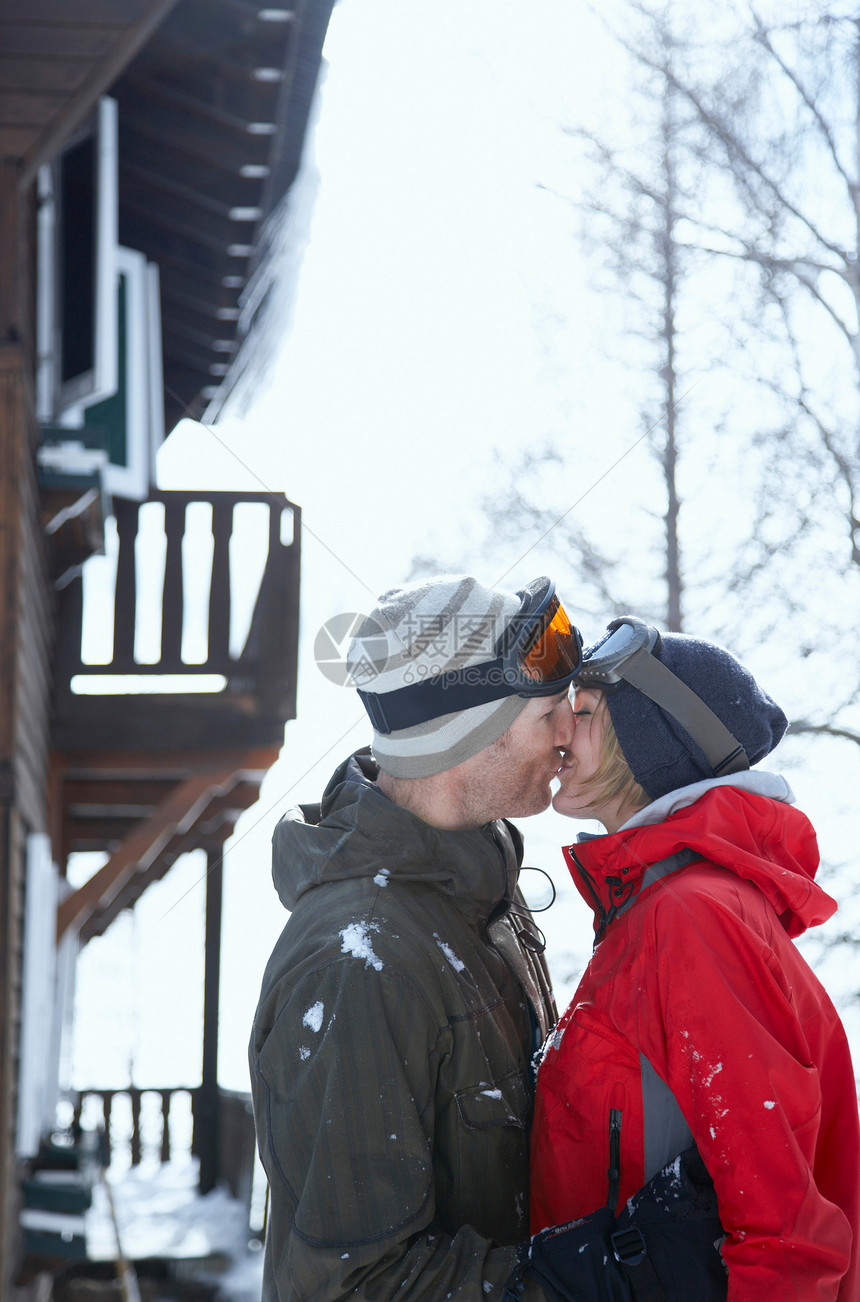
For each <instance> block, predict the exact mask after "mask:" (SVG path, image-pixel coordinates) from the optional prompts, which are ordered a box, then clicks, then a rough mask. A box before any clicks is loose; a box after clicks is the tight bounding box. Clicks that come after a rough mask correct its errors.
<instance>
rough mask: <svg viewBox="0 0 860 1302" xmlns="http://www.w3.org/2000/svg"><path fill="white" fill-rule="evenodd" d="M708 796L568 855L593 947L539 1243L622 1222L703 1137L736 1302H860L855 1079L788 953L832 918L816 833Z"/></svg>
mask: <svg viewBox="0 0 860 1302" xmlns="http://www.w3.org/2000/svg"><path fill="white" fill-rule="evenodd" d="M753 776H754V775H750V777H749V778H748V779H747V783H746V785H747V787H754V786H755V782H754V781H752V778H753ZM755 776H758V775H755ZM761 777H762V778H763V779H765V780H766V781H765V786H766V784H767V780H770V782H771V783H772V782H773V781H776V782H781V781H782V780H781V779H778V778H776V777H775V775H764V774H763V775H761ZM783 785H784V786H785V790H786V791H788V788H787V785H786V784H783ZM697 786H700V787H702V788H709V789H706V790H704V794H701V795H700V797H699V798H698V799H697V800H695V803H693V804H692V805H688V806H684V800H683V797H684V792H683V791H682V792H681V793H672V794H673V795H675V796H678V795H680V799H679V800H678V801H676V805H678V804H680V805H681V806H682V807H678V808H676V810H675V812H673V813H671V814H670V815H669V816H668V817H666V818H665V819H663V820H662V821H660V822H658V823H656V824H647V823H645V825H642V824H643V822H644V819H645V818H647V816H648V811H643V815H640V816H639V818H638V819H637V820H632V821H638V822H639V824H640V825H638V826H634V827H625V828H622V829H621V830H620V831H619V832H617V833H616V834H614V835H607V836H600V837H594V838H589V839H585V838H583V840H582V841H581V842H580V843H578V844H576V845H574V846H571V847H570V848H569V849H568V850H566V851H565V854H566V857H567V859H568V863H569V867H570V869H571V873H572V876H573V879H574V881H575V883H576V885H577V887H578V889H579V891H580V893H581V894H582V895H583V897H584V898H585V900H586V901H587V903H588V904H589V905H590V906H591V908H592V909H593V910H594V912H595V915H596V917H595V931H596V933H597V944H596V948H595V952H594V955H593V957H592V959H591V962H590V963H589V966H588V968H587V969H586V972H585V974H584V976H583V978H582V981H581V982H580V985H579V988H578V990H577V992H576V994H575V995H574V998H573V1001H572V1003H571V1005H570V1008H569V1009H568V1010H567V1012H566V1013H565V1015H564V1017H563V1018H562V1020H561V1022H560V1023H559V1026H558V1029H557V1031H556V1033H555V1035H554V1036H553V1038H552V1039H551V1041H550V1042H549V1045H548V1047H547V1049H546V1052H545V1055H544V1058H543V1061H542V1064H541V1067H540V1071H539V1074H538V1096H537V1102H536V1108H535V1121H534V1133H533V1138H532V1231H533V1232H534V1231H537V1230H539V1229H541V1228H542V1227H543V1226H545V1225H550V1224H554V1223H558V1222H560V1221H565V1220H568V1219H571V1218H573V1217H577V1216H580V1215H583V1214H585V1213H587V1212H590V1211H593V1210H595V1209H596V1208H598V1207H600V1206H603V1205H605V1204H607V1203H609V1204H615V1205H617V1206H618V1207H620V1206H622V1205H623V1204H624V1202H625V1201H626V1199H628V1198H629V1197H630V1195H631V1194H632V1193H634V1192H635V1191H636V1190H637V1189H638V1188H639V1186H640V1185H641V1184H642V1183H643V1181H644V1180H646V1179H647V1178H649V1177H650V1175H651V1174H652V1173H653V1171H654V1170H656V1169H658V1168H659V1166H660V1165H661V1164H662V1163H663V1162H664V1161H666V1160H669V1159H670V1158H671V1157H672V1156H673V1155H674V1153H677V1152H678V1151H680V1150H681V1149H682V1148H683V1147H684V1146H685V1145H686V1144H687V1143H688V1142H689V1140H690V1136H691V1135H692V1138H693V1139H694V1140H695V1142H696V1144H697V1145H698V1147H699V1151H700V1152H701V1155H702V1157H703V1158H704V1161H705V1163H706V1165H707V1167H708V1170H709V1171H710V1174H711V1176H712V1178H713V1181H714V1186H715V1189H716V1193H717V1198H718V1202H719V1208H720V1219H721V1221H722V1224H723V1226H724V1228H725V1231H726V1235H727V1238H726V1241H725V1243H724V1244H723V1248H722V1251H723V1256H724V1259H725V1261H726V1264H727V1266H728V1272H729V1299H730V1302H788V1300H789V1299H791V1302H813V1299H815V1302H829V1300H830V1299H839V1302H849V1300H850V1302H857V1299H858V1298H860V1273H858V1239H860V1125H858V1115H857V1096H856V1087H855V1081H854V1072H853V1069H852V1065H851V1057H850V1053H849V1049H848V1045H847V1042H846V1037H845V1033H844V1031H843V1028H842V1025H841V1022H840V1020H839V1018H838V1016H837V1014H836V1012H835V1010H834V1008H833V1005H832V1004H831V1002H830V1000H829V999H828V997H827V995H826V993H825V992H824V990H823V989H822V987H821V985H820V984H819V982H818V980H817V979H816V977H815V976H814V975H813V973H812V971H811V970H810V968H809V967H808V965H807V964H806V962H805V961H804V960H803V958H802V957H801V956H800V954H799V953H798V951H797V950H796V948H795V946H794V945H793V944H792V942H791V939H790V938H791V937H795V936H798V935H800V934H801V933H802V932H803V931H805V930H806V929H807V928H808V927H810V926H814V925H816V924H818V923H820V922H823V921H824V920H825V919H827V918H828V917H829V916H830V915H831V914H832V913H833V911H834V910H835V907H836V906H835V904H834V902H833V901H832V900H831V899H830V897H829V896H827V895H826V894H825V893H824V891H822V890H821V888H820V887H819V886H817V885H816V883H815V882H814V880H813V878H814V875H815V871H816V868H817V865H818V850H817V845H816V839H815V833H814V831H813V828H812V826H811V824H810V823H809V821H808V819H807V818H806V817H805V815H803V814H802V813H800V812H799V811H798V810H797V809H794V808H792V806H791V805H789V804H786V803H784V802H783V801H781V800H776V799H770V798H766V797H764V796H762V795H760V794H755V791H754V790H749V789H746V790H740V789H737V788H736V786H735V785H728V784H724V783H713V784H707V783H706V784H697ZM694 794H698V793H697V792H695V793H694ZM788 794H789V797H790V792H789V793H788ZM664 799H665V798H664ZM607 1173H608V1174H607Z"/></svg>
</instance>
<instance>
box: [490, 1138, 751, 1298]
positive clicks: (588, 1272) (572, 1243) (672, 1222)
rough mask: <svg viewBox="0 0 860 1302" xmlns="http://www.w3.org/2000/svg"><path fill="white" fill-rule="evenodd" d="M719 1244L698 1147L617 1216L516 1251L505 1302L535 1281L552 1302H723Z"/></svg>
mask: <svg viewBox="0 0 860 1302" xmlns="http://www.w3.org/2000/svg"><path fill="white" fill-rule="evenodd" d="M723 1238H724V1234H723V1229H722V1226H721V1225H720V1221H719V1217H718V1215H717V1200H716V1195H715V1193H714V1187H713V1184H712V1182H711V1178H710V1176H709V1175H708V1172H707V1169H706V1167H705V1164H704V1162H703V1161H702V1159H701V1157H700V1156H699V1153H698V1150H697V1149H696V1148H695V1146H693V1147H691V1148H689V1149H687V1150H686V1151H685V1152H684V1153H682V1154H681V1155H680V1157H677V1158H675V1161H674V1162H672V1163H670V1164H669V1165H668V1166H666V1167H664V1168H663V1170H662V1171H658V1173H657V1175H655V1176H654V1177H653V1178H652V1179H651V1180H649V1181H648V1183H647V1184H646V1185H644V1186H643V1188H642V1189H640V1190H639V1192H638V1193H637V1194H635V1195H634V1196H633V1198H631V1199H630V1201H629V1202H628V1203H627V1206H626V1207H625V1208H624V1209H623V1211H622V1212H621V1214H620V1216H618V1217H617V1218H616V1217H614V1216H613V1214H612V1210H611V1208H609V1207H602V1208H600V1210H599V1211H596V1212H592V1213H591V1215H589V1216H584V1217H582V1218H581V1219H580V1220H576V1221H571V1222H569V1223H568V1224H567V1225H555V1226H552V1227H551V1228H550V1229H547V1230H541V1232H540V1233H539V1234H536V1235H535V1236H534V1238H533V1239H532V1240H531V1243H529V1244H523V1245H521V1249H520V1261H519V1264H518V1266H517V1268H516V1270H515V1271H514V1273H513V1274H512V1275H511V1278H510V1279H509V1281H508V1284H507V1288H506V1291H505V1294H504V1299H503V1302H521V1300H522V1297H523V1285H524V1282H525V1280H527V1279H532V1280H534V1281H535V1283H537V1284H539V1285H540V1287H541V1288H542V1289H543V1291H544V1292H545V1293H546V1294H547V1295H548V1296H549V1297H550V1298H552V1299H553V1302H690V1299H691V1298H695V1299H696V1302H725V1298H726V1294H727V1291H728V1275H727V1272H726V1268H725V1264H724V1263H723V1259H722V1257H721V1256H720V1253H719V1246H720V1243H721V1242H722V1240H723Z"/></svg>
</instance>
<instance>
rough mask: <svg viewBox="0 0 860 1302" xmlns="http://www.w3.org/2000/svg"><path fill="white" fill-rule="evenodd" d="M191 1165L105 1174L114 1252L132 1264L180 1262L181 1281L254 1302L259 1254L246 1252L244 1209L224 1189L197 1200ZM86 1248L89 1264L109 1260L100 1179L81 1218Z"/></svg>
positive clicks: (149, 1164) (255, 1248) (149, 1163)
mask: <svg viewBox="0 0 860 1302" xmlns="http://www.w3.org/2000/svg"><path fill="white" fill-rule="evenodd" d="M198 1174H199V1172H198V1165H197V1161H196V1159H193V1158H190V1157H188V1158H179V1159H176V1160H173V1161H170V1162H167V1163H165V1164H164V1165H162V1164H160V1163H158V1162H156V1161H154V1160H152V1159H148V1160H145V1161H143V1162H142V1163H141V1165H140V1166H139V1167H135V1168H133V1169H131V1170H129V1171H127V1172H126V1173H125V1174H119V1175H117V1174H116V1173H114V1174H113V1175H111V1176H109V1181H110V1195H111V1196H112V1198H113V1204H114V1209H115V1212H116V1225H117V1227H118V1230H119V1239H120V1246H121V1248H122V1253H123V1256H124V1257H125V1258H126V1260H128V1261H130V1262H132V1263H134V1262H135V1261H141V1260H144V1259H147V1258H153V1257H156V1258H160V1259H166V1260H168V1261H176V1262H177V1263H182V1264H181V1266H177V1271H178V1272H181V1278H183V1279H186V1280H187V1279H189V1278H194V1279H199V1280H206V1281H212V1282H214V1283H217V1286H218V1290H219V1294H218V1295H219V1298H223V1299H224V1300H225V1302H227V1300H228V1299H229V1302H259V1298H260V1290H261V1284H262V1274H263V1253H262V1248H261V1245H260V1244H259V1242H258V1241H257V1240H253V1241H251V1246H249V1239H250V1235H249V1231H248V1211H247V1208H246V1207H245V1205H244V1204H242V1203H240V1202H238V1201H237V1200H236V1199H235V1198H232V1197H231V1196H230V1194H229V1193H228V1192H227V1191H226V1189H224V1188H218V1189H215V1190H213V1191H212V1192H211V1193H209V1194H206V1196H205V1197H201V1196H200V1194H199V1193H198V1191H197V1179H198ZM86 1234H87V1248H88V1253H89V1256H90V1258H91V1259H92V1260H93V1261H114V1260H116V1257H117V1235H116V1231H115V1229H114V1221H113V1216H112V1214H111V1208H110V1198H109V1194H108V1189H107V1187H106V1185H105V1183H104V1181H101V1182H99V1183H98V1184H97V1185H96V1187H95V1189H94V1191H93V1204H92V1207H91V1208H90V1210H89V1211H88V1212H87V1214H86Z"/></svg>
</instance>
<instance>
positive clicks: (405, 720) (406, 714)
mask: <svg viewBox="0 0 860 1302" xmlns="http://www.w3.org/2000/svg"><path fill="white" fill-rule="evenodd" d="M482 680H483V681H482ZM519 690H521V688H520V689H519ZM556 690H559V691H560V690H563V688H558V689H556ZM517 691H518V688H517V686H516V685H515V684H510V683H506V682H505V681H504V666H503V664H502V660H501V659H497V660H491V661H489V662H488V663H487V664H483V665H473V666H470V667H468V668H466V669H455V670H453V671H452V672H451V673H448V674H440V675H438V676H436V677H435V678H424V679H422V680H421V681H420V682H417V683H410V684H409V685H408V686H406V687H396V688H395V689H394V690H393V691H391V692H363V691H362V690H361V688H359V689H358V695H359V697H360V698H361V700H362V702H363V704H364V708H365V709H366V710H367V713H368V715H369V716H370V722H371V723H372V724H373V726H374V728H375V729H376V731H377V732H381V733H383V734H384V735H386V736H387V735H388V733H390V732H400V731H401V730H402V729H403V728H414V727H415V726H416V725H417V724H419V723H427V722H428V721H429V720H430V719H438V718H441V717H442V715H445V714H453V713H454V712H455V711H456V710H468V709H471V707H472V706H473V705H486V704H487V702H488V701H500V700H501V699H502V698H503V697H505V696H516V694H517Z"/></svg>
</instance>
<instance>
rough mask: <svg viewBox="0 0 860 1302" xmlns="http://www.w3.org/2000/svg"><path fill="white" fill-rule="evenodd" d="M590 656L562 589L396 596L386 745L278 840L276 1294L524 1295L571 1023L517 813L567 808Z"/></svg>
mask: <svg viewBox="0 0 860 1302" xmlns="http://www.w3.org/2000/svg"><path fill="white" fill-rule="evenodd" d="M579 661H580V641H579V635H578V633H577V632H576V630H575V629H574V628H572V626H571V624H570V622H569V620H568V618H567V616H566V615H565V613H564V610H563V608H562V607H561V606H560V605H559V603H558V600H557V599H556V598H555V596H554V588H553V585H552V584H551V583H550V581H549V580H546V579H537V580H535V581H534V582H533V583H531V584H529V585H528V587H527V588H526V589H524V590H523V591H522V592H520V593H516V594H514V593H509V592H504V591H496V590H491V589H488V588H486V587H483V586H482V585H481V584H480V583H478V582H477V580H475V579H473V578H467V577H456V578H441V579H435V580H431V581H429V582H426V583H420V584H417V585H413V586H411V587H407V588H400V589H395V590H393V591H391V592H388V593H386V594H385V595H384V596H383V597H382V598H380V601H379V604H378V606H377V608H376V609H375V610H374V611H373V614H372V616H371V617H370V618H369V619H368V620H366V621H365V623H364V625H363V626H362V628H361V629H360V630H359V634H358V636H357V638H356V639H355V641H354V643H353V645H352V647H351V649H350V654H349V659H348V663H349V666H350V668H351V670H352V673H353V677H354V679H355V681H356V682H357V683H358V684H359V691H360V695H361V697H362V699H363V701H364V704H365V706H366V708H367V710H368V714H369V715H370V718H371V721H372V723H373V728H374V731H373V748H372V755H371V753H370V752H369V751H366V750H365V751H360V752H359V753H358V754H357V755H355V756H353V757H352V758H351V759H349V760H347V761H346V762H345V763H344V764H343V765H342V766H341V767H340V768H339V769H338V771H337V772H336V773H335V775H334V777H333V778H332V781H331V782H330V784H329V786H328V788H327V789H326V792H325V794H324V795H323V799H322V804H321V805H320V806H313V807H311V806H303V807H302V808H301V809H300V810H298V811H294V812H292V813H291V814H290V815H288V816H287V817H286V818H285V819H284V820H283V821H282V822H281V823H280V824H279V826H278V828H277V830H276V833H275V838H274V877H275V883H276V886H277V889H278V893H279V895H280V897H281V900H282V902H283V904H284V905H285V907H286V908H287V909H289V910H291V916H290V919H289V921H288V923H287V925H286V927H285V929H284V932H283V934H282V936H281V938H280V940H279V941H278V944H277V945H276V947H275V950H274V953H273V955H272V957H271V960H270V962H269V965H268V968H267V970H266V973H265V976H264V978H263V986H262V993H261V997H260V1003H259V1007H258V1010H257V1015H256V1019H255V1025H254V1031H253V1037H252V1041H251V1050H250V1056H251V1074H252V1082H253V1092H254V1109H255V1115H256V1123H257V1130H258V1138H259V1143H260V1151H261V1155H262V1159H263V1163H264V1165H265V1168H266V1171H267V1174H268V1178H269V1184H270V1189H271V1213H270V1218H269V1228H268V1238H267V1244H266V1262H265V1277H264V1288H263V1295H264V1298H265V1299H266V1302H275V1300H276V1299H277V1300H278V1302H287V1300H289V1302H299V1300H301V1302H304V1300H305V1299H308V1300H310V1299H314V1302H333V1300H334V1299H340V1298H345V1297H347V1296H354V1297H367V1298H371V1297H372V1298H374V1299H377V1300H378V1302H387V1299H393V1298H394V1297H395V1296H402V1297H403V1298H409V1299H415V1300H416V1302H417V1299H421V1300H422V1302H444V1299H446V1298H449V1297H456V1298H457V1299H460V1300H461V1302H485V1300H486V1298H487V1297H488V1296H495V1297H497V1298H501V1296H502V1294H503V1292H504V1289H505V1285H506V1283H507V1282H508V1280H509V1277H510V1276H511V1274H512V1272H513V1270H514V1268H515V1266H516V1264H517V1249H516V1246H515V1245H517V1243H519V1242H522V1241H524V1240H526V1239H527V1236H528V1191H527V1174H528V1130H527V1127H528V1123H529V1119H530V1114H531V1106H532V1096H533V1082H532V1069H531V1067H532V1064H531V1060H532V1056H533V1054H534V1052H535V1050H536V1049H537V1048H538V1046H539V1045H540V1044H541V1043H542V1040H543V1038H544V1037H545V1035H546V1033H547V1031H548V1030H549V1028H550V1026H551V1025H552V1023H553V1022H554V1021H555V1018H556V1011H555V1007H554V1004H553V1000H552V994H551V992H550V988H549V982H548V978H547V973H546V969H545V966H544V963H543V958H542V955H541V949H542V946H541V944H540V940H539V937H538V933H537V931H536V929H535V928H534V926H533V924H532V923H531V921H530V917H529V914H528V911H527V909H526V907H525V905H524V903H523V901H522V897H521V896H520V895H519V894H518V891H517V875H518V870H519V866H520V863H521V862H522V841H521V838H520V836H519V833H518V832H517V831H516V829H515V828H514V827H513V826H511V825H510V824H508V823H507V822H505V821H504V820H505V819H506V818H508V817H511V816H526V815H529V814H535V813H538V812H539V811H540V810H542V809H545V808H546V807H547V805H548V804H549V802H550V798H551V795H552V788H551V783H552V780H553V778H554V777H555V776H556V775H557V774H558V773H559V772H560V771H562V770H563V768H564V764H565V753H566V750H567V747H568V745H569V742H570V738H571V733H572V727H573V717H572V713H571V706H570V703H569V700H568V686H569V684H570V682H571V681H572V679H573V676H574V674H575V672H576V670H577V668H578V666H579ZM530 1296H543V1295H542V1294H540V1293H539V1291H538V1292H537V1293H533V1294H530Z"/></svg>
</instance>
